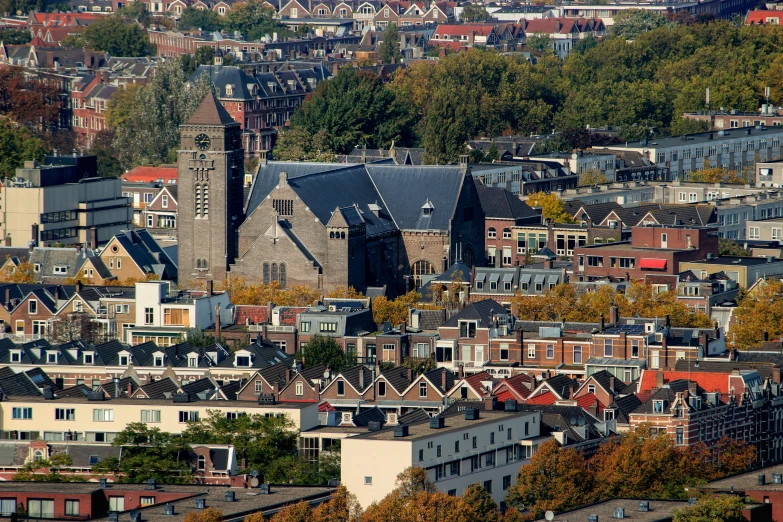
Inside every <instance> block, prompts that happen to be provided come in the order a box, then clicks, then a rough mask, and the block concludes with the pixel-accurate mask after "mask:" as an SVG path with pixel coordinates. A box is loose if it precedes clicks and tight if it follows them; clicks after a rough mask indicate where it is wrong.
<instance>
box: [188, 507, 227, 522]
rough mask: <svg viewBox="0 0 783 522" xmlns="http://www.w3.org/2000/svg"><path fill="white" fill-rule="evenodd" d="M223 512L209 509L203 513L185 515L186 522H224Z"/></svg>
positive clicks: (192, 512) (195, 512) (193, 512)
mask: <svg viewBox="0 0 783 522" xmlns="http://www.w3.org/2000/svg"><path fill="white" fill-rule="evenodd" d="M222 521H223V512H222V511H220V510H219V509H215V508H213V507H208V508H206V509H204V510H203V511H191V512H190V513H188V514H187V515H185V521H184V522H222Z"/></svg>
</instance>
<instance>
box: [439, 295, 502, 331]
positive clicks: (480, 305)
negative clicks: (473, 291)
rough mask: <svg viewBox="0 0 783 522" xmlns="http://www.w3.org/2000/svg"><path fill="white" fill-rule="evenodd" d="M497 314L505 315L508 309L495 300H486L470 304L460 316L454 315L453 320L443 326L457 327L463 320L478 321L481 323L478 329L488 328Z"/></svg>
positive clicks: (461, 311)
mask: <svg viewBox="0 0 783 522" xmlns="http://www.w3.org/2000/svg"><path fill="white" fill-rule="evenodd" d="M495 313H498V314H505V313H506V309H505V308H503V306H502V305H501V304H500V303H498V302H497V301H495V300H494V299H484V300H483V301H476V302H475V303H471V304H469V305H468V306H466V307H465V308H463V309H462V310H460V312H459V313H458V314H456V315H453V316H452V317H451V319H449V320H448V321H446V322H445V323H443V326H445V327H456V326H459V322H460V321H463V320H478V321H480V324H479V325H478V328H486V327H489V326H490V325H491V324H492V316H493V315H494V314H495Z"/></svg>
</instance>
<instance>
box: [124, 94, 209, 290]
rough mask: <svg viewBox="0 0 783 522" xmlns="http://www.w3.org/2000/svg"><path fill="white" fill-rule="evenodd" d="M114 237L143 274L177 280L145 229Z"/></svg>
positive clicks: (172, 266)
mask: <svg viewBox="0 0 783 522" xmlns="http://www.w3.org/2000/svg"><path fill="white" fill-rule="evenodd" d="M221 107H222V106H221ZM114 237H115V239H116V240H117V242H119V243H120V245H122V248H124V249H125V251H126V252H127V253H128V255H129V256H130V257H131V258H132V259H133V262H134V263H136V265H138V266H139V267H140V268H141V269H142V270H143V271H144V272H146V273H153V274H155V275H157V276H158V277H160V278H161V279H171V280H176V279H177V267H176V265H175V264H174V263H173V262H172V261H171V259H169V256H168V255H167V254H166V252H165V251H164V250H163V248H162V247H161V246H160V245H159V244H158V242H157V241H155V238H153V237H152V236H151V235H150V233H149V232H147V230H146V229H143V228H142V229H138V230H126V231H125V232H121V233H119V234H117V235H116V236H114Z"/></svg>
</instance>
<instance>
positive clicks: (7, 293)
mask: <svg viewBox="0 0 783 522" xmlns="http://www.w3.org/2000/svg"><path fill="white" fill-rule="evenodd" d="M3 304H4V305H5V307H6V309H8V307H9V306H10V305H11V289H10V288H9V287H6V289H5V303H3Z"/></svg>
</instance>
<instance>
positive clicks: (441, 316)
mask: <svg viewBox="0 0 783 522" xmlns="http://www.w3.org/2000/svg"><path fill="white" fill-rule="evenodd" d="M416 313H417V314H418V315H419V328H421V329H422V330H437V329H438V328H439V327H440V326H441V325H442V324H443V323H445V322H446V310H444V309H440V310H416Z"/></svg>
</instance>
